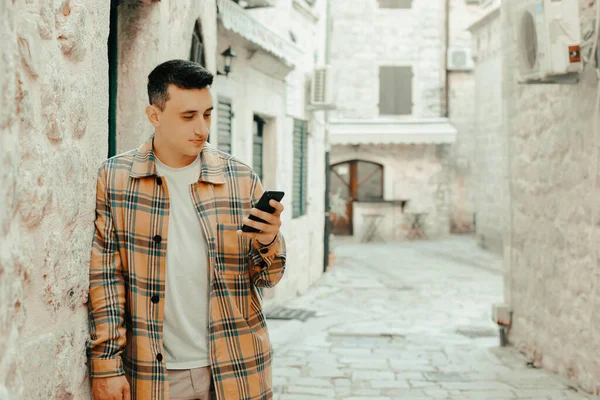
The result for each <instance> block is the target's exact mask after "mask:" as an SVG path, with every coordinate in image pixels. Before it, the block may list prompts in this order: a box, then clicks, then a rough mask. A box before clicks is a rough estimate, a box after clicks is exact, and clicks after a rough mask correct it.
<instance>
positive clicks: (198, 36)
mask: <svg viewBox="0 0 600 400" xmlns="http://www.w3.org/2000/svg"><path fill="white" fill-rule="evenodd" d="M190 60H191V61H196V62H197V63H199V64H200V65H202V66H203V67H205V66H206V59H205V57H204V43H203V41H202V28H201V27H200V21H196V25H195V26H194V33H193V34H192V49H191V51H190Z"/></svg>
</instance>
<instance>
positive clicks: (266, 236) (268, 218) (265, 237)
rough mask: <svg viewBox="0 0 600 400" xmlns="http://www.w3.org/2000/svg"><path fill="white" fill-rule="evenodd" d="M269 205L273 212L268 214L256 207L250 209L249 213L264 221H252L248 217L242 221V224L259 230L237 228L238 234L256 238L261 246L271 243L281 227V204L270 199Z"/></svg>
mask: <svg viewBox="0 0 600 400" xmlns="http://www.w3.org/2000/svg"><path fill="white" fill-rule="evenodd" d="M269 205H270V206H271V207H273V208H274V209H275V211H274V212H273V214H269V213H267V212H264V211H261V210H258V209H256V208H253V209H252V210H250V214H252V215H254V216H255V217H258V218H260V219H262V220H264V221H265V222H266V223H262V222H258V221H252V220H251V219H249V218H244V220H243V221H242V223H243V224H244V225H247V226H250V227H252V228H256V229H258V230H259V231H260V232H242V231H241V230H239V231H238V235H240V236H243V237H245V238H248V239H254V240H258V242H259V243H260V244H261V245H263V246H267V245H269V244H271V243H272V242H273V240H275V238H276V237H277V235H278V234H279V229H280V228H281V213H282V212H283V204H281V203H280V202H278V201H276V200H271V201H269Z"/></svg>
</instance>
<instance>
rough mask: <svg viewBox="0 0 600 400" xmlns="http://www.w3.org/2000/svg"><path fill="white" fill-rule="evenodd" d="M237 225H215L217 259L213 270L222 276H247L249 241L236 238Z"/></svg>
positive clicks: (238, 227) (239, 237)
mask: <svg viewBox="0 0 600 400" xmlns="http://www.w3.org/2000/svg"><path fill="white" fill-rule="evenodd" d="M239 229H240V226H239V225H237V224H218V225H217V257H216V259H217V260H216V263H215V268H216V269H217V271H219V272H221V273H224V274H236V275H241V274H247V273H248V257H249V255H248V253H249V251H250V241H249V240H248V239H246V238H243V237H241V236H238V234H237V231H238V230H239Z"/></svg>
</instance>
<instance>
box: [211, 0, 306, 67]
mask: <svg viewBox="0 0 600 400" xmlns="http://www.w3.org/2000/svg"><path fill="white" fill-rule="evenodd" d="M217 7H218V10H219V18H220V19H221V22H222V24H223V27H224V28H225V29H227V30H230V31H232V32H235V33H237V34H238V35H240V36H242V37H243V38H245V39H246V40H248V41H249V42H252V43H254V44H255V45H257V46H259V47H261V48H262V49H264V50H266V51H268V52H269V53H271V54H272V55H274V56H275V57H278V58H280V59H281V60H283V61H284V62H285V63H286V64H288V65H291V66H294V65H296V64H297V62H298V61H297V60H298V59H299V58H300V56H301V55H302V51H301V50H300V49H299V48H298V47H297V46H295V45H294V44H292V43H291V42H290V41H288V40H286V39H284V38H283V37H281V36H280V35H278V34H277V33H275V32H273V31H272V30H270V29H269V28H267V27H266V26H265V25H263V24H261V23H260V22H258V21H257V20H256V19H254V18H253V17H252V16H251V15H250V14H249V13H248V12H247V11H246V10H245V9H244V8H242V7H241V6H240V5H238V4H236V3H234V2H233V1H231V0H217Z"/></svg>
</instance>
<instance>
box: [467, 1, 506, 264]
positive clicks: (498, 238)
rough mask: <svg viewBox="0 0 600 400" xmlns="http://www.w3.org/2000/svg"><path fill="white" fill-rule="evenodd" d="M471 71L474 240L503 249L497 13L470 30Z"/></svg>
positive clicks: (503, 165) (503, 160) (502, 137)
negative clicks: (473, 59) (473, 86)
mask: <svg viewBox="0 0 600 400" xmlns="http://www.w3.org/2000/svg"><path fill="white" fill-rule="evenodd" d="M473 42H474V47H475V53H476V54H477V66H476V70H475V79H476V90H475V96H474V99H475V124H474V125H475V129H476V134H475V135H474V138H473V139H474V144H475V148H476V151H475V157H474V167H475V168H474V181H475V187H476V188H477V189H476V193H475V210H476V224H477V225H476V235H477V242H478V243H479V244H480V245H481V246H482V247H485V248H489V249H490V250H493V251H495V252H497V253H501V252H502V251H503V235H504V228H505V225H504V221H505V216H504V210H505V204H506V201H507V198H506V196H505V178H506V151H507V148H506V131H505V127H504V124H503V118H504V117H503V110H502V25H501V20H500V13H499V12H498V13H495V14H493V15H492V16H490V17H489V18H487V19H486V21H485V23H484V24H482V25H480V26H477V27H475V28H474V29H473Z"/></svg>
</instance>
